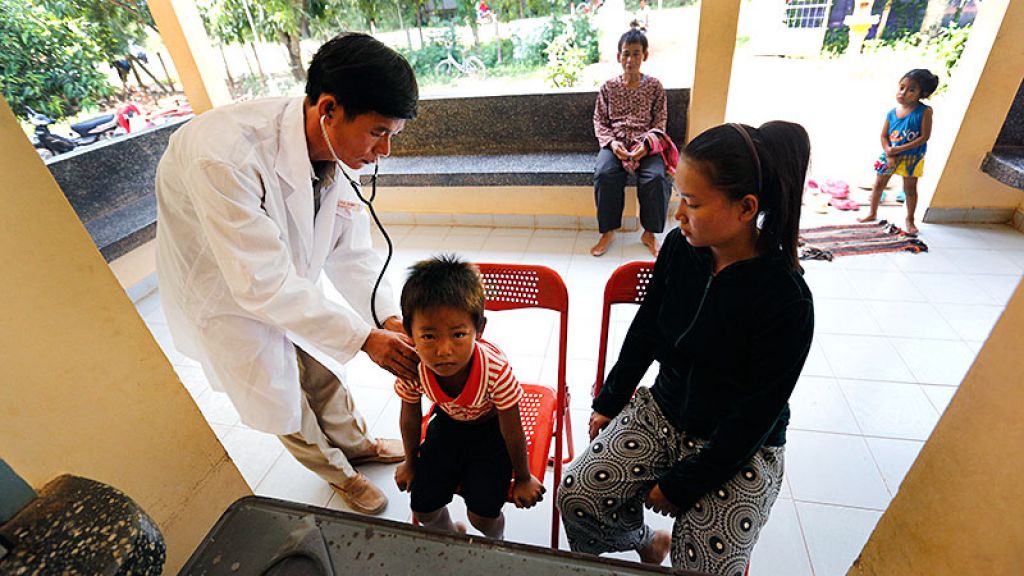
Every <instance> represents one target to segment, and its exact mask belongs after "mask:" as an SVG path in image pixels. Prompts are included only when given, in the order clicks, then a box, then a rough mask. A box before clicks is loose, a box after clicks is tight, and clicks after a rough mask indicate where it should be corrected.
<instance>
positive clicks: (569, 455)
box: [548, 390, 576, 466]
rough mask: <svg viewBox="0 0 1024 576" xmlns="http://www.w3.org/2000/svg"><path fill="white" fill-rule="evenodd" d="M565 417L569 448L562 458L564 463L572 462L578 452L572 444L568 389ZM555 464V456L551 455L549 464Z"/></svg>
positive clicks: (566, 392)
mask: <svg viewBox="0 0 1024 576" xmlns="http://www.w3.org/2000/svg"><path fill="white" fill-rule="evenodd" d="M563 419H564V420H565V442H566V448H568V450H567V451H566V454H565V456H564V457H563V458H562V464H569V463H570V462H572V459H573V458H574V457H575V454H576V452H575V450H574V449H573V446H572V420H571V419H570V418H569V391H568V390H566V391H565V414H564V415H563ZM554 465H555V457H554V456H551V457H549V458H548V466H554Z"/></svg>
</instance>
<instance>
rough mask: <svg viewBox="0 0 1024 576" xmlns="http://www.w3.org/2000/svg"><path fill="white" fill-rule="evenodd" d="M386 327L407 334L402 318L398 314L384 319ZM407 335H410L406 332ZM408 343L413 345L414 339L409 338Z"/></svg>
mask: <svg viewBox="0 0 1024 576" xmlns="http://www.w3.org/2000/svg"><path fill="white" fill-rule="evenodd" d="M384 328H385V329H386V330H391V331H392V332H398V333H399V334H405V325H403V324H402V319H401V318H399V317H398V316H388V317H387V318H386V319H385V320H384ZM406 336H408V334H406ZM408 344H409V345H410V346H412V340H409V341H408Z"/></svg>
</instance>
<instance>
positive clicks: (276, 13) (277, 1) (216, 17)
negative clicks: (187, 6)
mask: <svg viewBox="0 0 1024 576" xmlns="http://www.w3.org/2000/svg"><path fill="white" fill-rule="evenodd" d="M336 3H337V2H336V1H335V2H333V3H329V2H328V0H260V1H259V2H257V1H255V0H209V1H207V2H206V3H205V4H204V5H203V6H202V10H203V12H204V13H205V14H206V15H207V16H206V18H205V19H204V20H205V22H206V26H207V32H208V33H209V34H210V35H211V36H213V37H214V38H216V39H217V40H219V41H221V42H223V43H225V44H231V43H235V42H244V41H245V39H247V38H249V37H250V34H253V32H255V36H256V37H257V38H256V39H262V38H274V39H276V40H277V41H278V42H280V43H281V44H283V45H284V47H285V48H286V49H287V51H288V67H289V69H290V71H291V73H292V76H293V77H294V78H295V80H296V81H297V82H305V81H306V67H305V65H304V64H303V62H302V49H301V47H300V41H301V40H302V39H303V38H308V37H309V35H310V27H311V24H312V23H313V22H314V21H318V20H319V21H323V20H327V19H329V18H330V17H331V16H332V13H331V11H330V10H329V8H330V6H331V4H336ZM247 25H248V28H249V30H246V26H247Z"/></svg>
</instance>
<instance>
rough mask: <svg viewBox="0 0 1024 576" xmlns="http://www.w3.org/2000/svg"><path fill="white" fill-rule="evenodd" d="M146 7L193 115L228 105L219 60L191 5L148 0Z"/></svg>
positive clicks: (186, 0) (177, 0) (182, 1)
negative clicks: (172, 63) (168, 54)
mask: <svg viewBox="0 0 1024 576" xmlns="http://www.w3.org/2000/svg"><path fill="white" fill-rule="evenodd" d="M148 4H149V11H150V12H151V13H152V14H153V20H154V21H155V22H156V25H157V28H158V29H159V30H160V37H161V38H162V39H163V41H164V46H166V47H167V51H168V52H170V54H171V59H172V60H173V61H174V68H175V69H176V70H177V71H178V75H179V76H180V77H181V83H182V85H183V86H184V87H185V95H186V96H188V101H189V103H190V104H191V105H192V109H193V110H194V111H195V113H196V114H201V113H203V112H206V111H207V110H209V109H210V108H213V107H214V106H221V105H223V104H228V103H230V102H231V95H230V94H229V93H228V88H227V81H226V80H225V76H224V70H223V68H221V66H220V62H221V59H220V56H218V55H217V54H216V53H215V52H214V50H213V47H212V46H211V45H210V38H209V37H208V36H207V35H206V29H205V28H204V27H203V21H202V19H200V17H199V10H198V8H196V3H195V1H194V0H148Z"/></svg>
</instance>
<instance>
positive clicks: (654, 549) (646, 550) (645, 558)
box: [637, 530, 672, 565]
mask: <svg viewBox="0 0 1024 576" xmlns="http://www.w3.org/2000/svg"><path fill="white" fill-rule="evenodd" d="M671 547H672V535H671V534H669V533H668V532H666V531H665V530H655V531H654V538H652V539H651V543H650V544H648V545H647V546H645V547H643V548H640V549H638V550H637V554H640V561H641V562H643V563H645V564H655V565H660V564H661V563H662V562H664V561H665V557H666V556H668V551H669V548H671Z"/></svg>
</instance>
